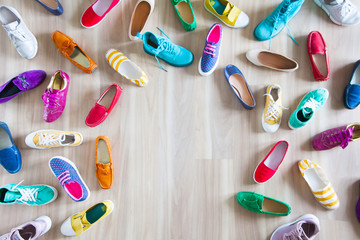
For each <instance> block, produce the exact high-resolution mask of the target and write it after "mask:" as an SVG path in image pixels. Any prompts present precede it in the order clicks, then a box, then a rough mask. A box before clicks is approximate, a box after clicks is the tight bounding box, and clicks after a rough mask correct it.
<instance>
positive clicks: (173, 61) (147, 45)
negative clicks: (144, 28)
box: [136, 32, 194, 71]
mask: <svg viewBox="0 0 360 240" xmlns="http://www.w3.org/2000/svg"><path fill="white" fill-rule="evenodd" d="M164 35H165V36H166V37H162V36H159V35H157V34H154V33H152V32H146V33H144V34H143V35H142V34H140V33H137V35H136V36H137V37H138V38H140V39H142V41H143V48H144V51H145V52H146V53H147V54H149V55H152V56H155V59H156V61H157V63H158V64H159V66H160V67H161V69H163V70H164V71H166V70H165V68H163V66H161V64H160V62H159V59H158V58H160V59H162V60H164V61H165V62H167V63H168V64H170V65H172V66H175V67H186V66H189V65H190V64H191V63H192V62H193V61H194V55H193V54H192V52H190V51H189V50H187V49H186V48H183V47H181V46H178V45H176V44H174V43H172V42H171V41H170V38H169V37H168V36H167V35H166V34H165V33H164Z"/></svg>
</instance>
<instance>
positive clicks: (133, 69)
mask: <svg viewBox="0 0 360 240" xmlns="http://www.w3.org/2000/svg"><path fill="white" fill-rule="evenodd" d="M118 72H119V73H121V75H124V76H125V77H126V78H130V79H133V80H136V79H140V78H141V75H142V73H141V71H140V70H139V68H138V67H137V66H136V65H135V64H134V63H132V62H130V61H124V62H123V63H121V64H120V65H119V68H118Z"/></svg>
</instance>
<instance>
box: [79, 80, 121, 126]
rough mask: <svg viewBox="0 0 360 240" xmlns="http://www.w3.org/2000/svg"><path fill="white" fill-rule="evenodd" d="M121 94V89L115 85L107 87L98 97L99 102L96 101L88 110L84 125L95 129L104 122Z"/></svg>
mask: <svg viewBox="0 0 360 240" xmlns="http://www.w3.org/2000/svg"><path fill="white" fill-rule="evenodd" d="M121 92H122V88H121V87H120V86H119V85H117V84H113V85H111V86H110V87H108V88H107V89H106V90H105V92H104V93H103V94H102V95H101V96H100V98H99V100H97V102H96V103H95V106H94V107H93V108H92V109H91V110H90V112H89V114H88V116H87V117H86V120H85V124H86V125H88V126H89V127H96V126H97V125H99V124H100V123H102V122H103V121H105V119H106V118H107V116H108V115H109V113H110V112H111V111H112V109H113V108H114V106H115V104H116V103H117V101H118V100H119V97H120V95H121Z"/></svg>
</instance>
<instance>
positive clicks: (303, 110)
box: [289, 88, 329, 129]
mask: <svg viewBox="0 0 360 240" xmlns="http://www.w3.org/2000/svg"><path fill="white" fill-rule="evenodd" d="M328 97H329V92H328V90H327V89H325V88H319V89H316V90H314V91H311V92H308V93H307V94H306V95H305V97H303V99H302V100H301V101H300V103H299V105H298V106H297V108H296V109H295V111H294V112H293V113H292V114H291V116H290V118H289V127H290V128H291V129H298V128H301V127H303V126H305V125H306V124H307V123H308V122H309V121H310V120H311V118H312V117H313V116H314V114H315V112H317V111H318V110H319V109H320V108H321V107H322V106H323V105H324V103H325V102H326V100H327V99H328Z"/></svg>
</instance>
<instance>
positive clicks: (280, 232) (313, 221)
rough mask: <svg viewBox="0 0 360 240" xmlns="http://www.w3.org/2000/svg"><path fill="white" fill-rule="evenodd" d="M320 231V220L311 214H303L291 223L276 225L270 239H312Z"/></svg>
mask: <svg viewBox="0 0 360 240" xmlns="http://www.w3.org/2000/svg"><path fill="white" fill-rule="evenodd" d="M319 231H320V221H319V219H318V218H317V217H315V216H314V215H312V214H305V215H304V216H302V217H300V218H298V219H296V220H295V221H293V222H291V223H287V224H284V225H282V226H280V227H278V228H277V229H276V230H275V231H274V232H273V234H272V235H271V237H270V240H284V239H299V240H312V239H315V237H316V235H318V234H319Z"/></svg>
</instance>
